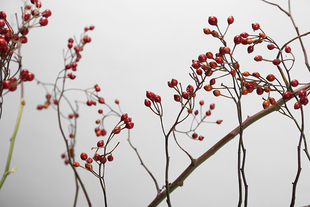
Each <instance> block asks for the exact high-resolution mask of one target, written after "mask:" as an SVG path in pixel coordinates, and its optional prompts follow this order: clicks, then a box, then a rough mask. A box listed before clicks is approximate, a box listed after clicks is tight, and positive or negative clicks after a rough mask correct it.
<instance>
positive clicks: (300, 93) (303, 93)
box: [298, 90, 307, 98]
mask: <svg viewBox="0 0 310 207" xmlns="http://www.w3.org/2000/svg"><path fill="white" fill-rule="evenodd" d="M298 96H299V98H305V97H306V96H307V91H305V90H300V91H299V92H298Z"/></svg>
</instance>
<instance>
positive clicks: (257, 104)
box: [0, 0, 310, 207]
mask: <svg viewBox="0 0 310 207" xmlns="http://www.w3.org/2000/svg"><path fill="white" fill-rule="evenodd" d="M273 2H280V3H281V6H283V8H285V9H287V2H286V1H279V0H278V1H273ZM22 4H23V3H22V1H19V0H11V1H1V10H3V11H5V12H6V13H7V16H8V20H9V21H11V22H15V16H14V13H17V15H18V17H20V13H21V12H20V7H21V6H22ZM42 5H43V6H42V10H44V9H46V8H48V9H50V10H51V11H52V16H51V17H50V18H49V24H48V25H47V26H46V27H44V28H35V29H31V30H30V32H29V34H28V43H27V44H26V45H24V46H23V47H22V55H23V68H27V69H28V70H29V71H31V72H33V73H35V75H36V78H37V79H39V80H40V81H42V82H49V83H53V82H54V80H55V78H56V77H57V74H58V72H59V70H61V69H62V68H63V67H64V63H63V58H62V53H63V48H66V45H67V40H68V38H70V37H73V36H74V35H75V36H77V37H78V36H79V35H80V34H81V32H82V31H83V28H84V27H85V26H89V25H95V30H94V31H92V32H90V33H89V36H90V37H91V38H92V42H91V44H89V45H86V46H85V50H84V51H83V52H82V53H81V54H82V59H81V60H80V62H79V63H78V68H77V72H76V76H77V78H76V79H75V80H74V81H68V82H70V83H68V85H67V86H68V87H75V88H76V87H78V88H82V89H84V88H88V87H92V86H93V85H94V84H96V83H97V84H99V86H100V87H101V89H102V92H101V94H102V96H103V97H104V98H105V100H106V102H107V103H109V104H110V105H112V106H115V105H114V100H115V99H116V98H117V99H119V100H120V103H121V106H122V110H123V111H124V112H126V113H128V114H129V116H131V117H132V118H133V122H134V123H135V127H134V129H133V130H132V133H131V139H132V142H133V144H134V145H135V146H136V147H137V148H138V150H139V152H140V154H141V156H142V158H143V159H144V161H145V164H146V165H147V166H148V167H149V169H150V170H151V171H152V172H153V174H154V176H155V177H156V178H157V180H158V182H159V185H160V186H162V185H164V165H165V157H164V139H163V136H162V134H161V129H160V124H159V120H158V117H156V116H155V115H154V114H153V113H152V112H151V111H150V110H149V109H148V108H146V107H145V106H144V104H143V102H144V99H145V91H146V90H150V91H153V92H154V93H156V94H159V95H161V97H162V103H163V105H164V120H165V127H166V128H167V129H168V127H169V126H170V125H171V123H172V121H173V120H174V117H175V115H176V113H177V111H178V107H179V105H178V104H177V103H175V102H174V101H173V94H174V90H172V89H170V88H168V87H167V81H168V80H171V78H176V79H178V80H179V81H180V82H182V84H183V86H187V85H188V84H193V81H191V79H190V78H189V76H188V73H189V72H190V70H189V67H190V65H191V61H192V59H197V57H198V55H199V54H201V53H206V52H208V51H211V52H213V53H216V52H217V51H218V47H220V46H221V45H220V42H219V41H218V40H216V39H214V38H212V37H211V36H206V35H204V34H203V32H202V29H203V28H204V27H210V28H213V27H212V26H210V25H209V24H208V22H207V19H208V17H209V16H211V15H214V16H217V18H218V23H219V26H220V28H221V29H222V31H223V30H224V29H225V28H226V25H227V23H226V19H227V17H228V16H230V15H233V16H234V18H235V23H234V24H232V25H231V28H230V30H229V32H228V34H227V42H228V44H229V46H230V47H233V41H232V40H233V37H234V36H235V35H237V34H240V33H241V32H244V31H246V32H248V33H252V28H251V24H252V23H253V22H259V23H260V25H261V27H262V28H263V30H264V31H265V32H266V34H267V35H268V36H271V37H272V38H273V39H274V40H276V41H277V42H278V43H279V44H284V43H285V42H286V41H287V40H289V39H291V38H293V37H295V31H294V30H293V27H292V24H291V22H290V21H289V19H288V17H287V16H286V15H285V14H284V13H282V12H280V10H279V9H278V8H276V7H273V6H270V5H267V4H265V3H263V2H262V1H258V0H255V1H254V0H252V1H246V0H235V1H229V0H223V1H210V0H204V1H203V0H191V1H175V0H168V1H167V0H165V1H163V0H156V1H153V0H133V1H125V0H100V1H99V0H89V1H82V0H66V1H60V0H54V1H43V2H42ZM309 8H310V2H309V1H307V0H300V1H292V12H293V15H294V18H295V21H296V23H297V24H298V25H299V28H300V32H301V33H304V32H307V31H309V26H308V20H309ZM13 26H14V27H15V28H16V23H15V25H14V24H13ZM305 46H306V47H308V48H309V46H310V39H309V37H307V38H305ZM291 47H292V50H293V52H294V54H295V55H296V58H297V61H296V66H295V68H294V70H293V71H292V74H293V76H294V78H298V79H299V81H300V82H305V81H308V80H309V73H307V72H306V71H305V67H304V59H303V56H302V53H301V52H300V46H299V44H298V43H297V42H296V43H293V44H291ZM308 53H310V51H308ZM257 54H263V56H266V57H267V58H270V59H273V58H274V55H275V54H276V51H268V50H267V49H266V45H261V46H260V47H255V51H254V52H253V53H252V54H247V52H246V47H244V46H243V47H242V46H240V47H238V48H237V51H236V53H235V57H236V58H237V59H238V60H239V61H240V65H241V68H243V69H244V70H245V69H246V70H248V71H249V72H255V71H259V72H260V74H261V75H262V76H266V75H267V74H269V73H275V74H277V72H276V68H275V67H274V66H273V65H272V64H271V63H264V62H261V63H255V62H254V60H253V57H254V56H255V55H257ZM11 69H12V70H14V68H11ZM220 82H221V81H219V82H218V83H217V84H218V85H219V84H220ZM19 97H20V90H17V91H16V92H14V93H10V94H8V95H6V96H5V97H4V105H3V114H2V119H1V120H0V123H1V124H0V131H1V144H0V152H1V157H2V159H0V171H3V169H4V166H5V160H6V156H7V152H8V148H9V141H8V140H9V138H10V137H11V135H12V132H13V128H14V125H15V121H16V116H17V112H18V107H19ZM68 97H70V98H72V100H73V99H78V100H81V101H86V97H85V96H84V94H83V93H73V94H72V95H70V94H68ZM197 97H198V99H197V100H200V99H203V100H204V101H205V103H206V106H205V109H206V110H207V108H208V105H209V104H210V103H215V104H216V110H214V111H213V113H212V116H211V117H209V120H210V121H216V120H217V119H223V120H224V122H223V123H222V125H215V124H205V125H204V126H203V127H202V128H200V129H199V130H198V132H199V134H202V135H204V136H205V140H204V141H203V142H198V141H193V140H190V139H188V138H187V137H184V136H180V137H179V141H180V144H181V145H182V146H184V147H185V148H186V149H187V150H188V151H189V152H190V153H191V154H192V156H193V157H197V156H199V155H201V154H202V153H203V152H204V151H206V150H207V149H209V147H211V146H212V145H213V144H215V143H216V142H217V141H218V140H219V139H220V138H222V137H223V136H224V135H226V134H227V133H228V132H229V131H231V130H232V129H234V128H235V127H236V126H237V116H236V111H235V108H234V104H233V102H232V101H229V100H226V99H224V98H215V97H213V95H212V94H211V93H207V92H205V91H201V93H199V94H198V95H197ZM261 98H262V97H261V96H260V97H258V96H257V95H255V94H254V93H253V94H250V95H248V96H246V97H244V103H243V105H244V112H243V115H244V118H246V116H248V115H253V114H254V113H256V112H257V111H258V110H261V108H262V106H261V104H262V99H261ZM275 98H279V97H275ZM25 100H26V106H25V108H24V112H23V115H22V121H21V124H20V129H19V131H18V135H17V138H16V144H15V148H14V153H13V158H12V163H11V166H12V167H15V166H17V168H18V171H17V172H15V173H14V174H12V175H10V176H8V178H7V180H6V182H5V184H4V186H3V188H2V190H1V192H0V205H1V206H5V207H15V206H71V205H72V203H73V197H74V193H75V186H74V185H75V184H74V179H73V173H72V170H71V169H70V167H68V166H65V165H64V164H63V160H62V159H61V158H60V155H61V154H62V153H63V152H64V149H65V147H64V142H63V139H62V137H61V136H60V132H59V129H58V125H57V119H56V112H55V111H54V110H52V109H51V108H50V109H49V110H44V111H37V110H36V106H37V104H40V103H42V102H43V101H44V100H45V91H44V89H43V88H42V87H41V86H37V85H36V83H35V82H31V83H26V84H25ZM293 104H294V103H293V102H292V103H290V104H289V106H290V107H293ZM98 108H99V107H98V105H97V107H87V106H84V105H81V106H80V111H79V113H80V118H79V120H78V121H79V122H78V133H77V148H76V151H77V155H79V154H80V153H81V152H84V151H85V152H87V153H88V154H91V153H92V151H91V150H90V148H91V147H92V146H95V145H96V143H97V141H98V138H97V137H96V136H95V135H94V133H93V129H94V128H95V126H96V125H95V123H94V121H95V120H96V119H97V118H99V117H100V116H99V115H98V113H97V109H98ZM115 108H116V106H115ZM305 113H306V114H307V115H310V114H309V107H306V108H305ZM296 117H297V119H298V118H299V115H298V113H296ZM112 121H113V122H112V123H116V122H117V121H118V120H112ZM306 121H307V122H306V124H307V126H308V125H309V118H307V120H306ZM64 123H65V122H64ZM187 126H188V125H185V129H187V128H186V127H187ZM111 127H112V125H111ZM64 129H66V125H65V127H64ZM307 133H308V134H309V127H307V128H306V134H307ZM244 136H245V141H244V143H245V147H246V149H247V162H246V176H247V181H248V184H249V206H251V207H260V206H288V205H289V203H290V199H291V190H292V184H291V183H292V182H293V180H294V178H295V173H296V170H297V163H296V159H297V158H296V149H297V143H298V137H299V133H298V130H297V129H296V127H295V126H294V124H293V122H292V120H289V119H288V118H285V117H284V116H282V115H280V114H278V113H273V114H272V115H270V116H269V117H267V118H264V119H262V120H260V121H258V122H257V124H256V125H253V126H251V127H250V128H248V129H247V130H246V131H245V133H244ZM116 141H120V142H121V143H120V145H119V147H118V148H117V149H116V151H115V152H114V154H113V155H114V158H115V160H114V161H113V162H112V163H108V166H107V173H106V183H107V193H108V202H109V205H110V206H147V205H148V204H149V203H150V202H151V201H152V200H153V199H154V198H155V196H156V190H155V187H154V184H153V182H152V180H151V178H150V177H149V175H148V174H147V173H146V171H145V170H144V169H143V168H142V167H141V165H140V164H139V161H138V159H137V157H136V155H135V153H134V151H133V150H132V149H131V148H130V147H129V144H128V142H127V140H126V133H124V132H122V133H121V134H120V135H119V136H117V137H116V139H115V142H116ZM237 146H238V139H234V140H233V141H231V142H230V143H228V144H227V145H226V146H224V147H223V148H222V149H221V150H220V151H219V152H218V153H217V154H216V155H215V156H213V157H211V158H210V159H209V160H208V161H206V162H205V163H204V164H203V165H202V166H201V167H199V169H197V170H196V171H195V172H193V173H192V174H191V175H190V177H189V178H188V179H187V180H186V181H185V182H184V186H183V187H182V188H179V189H177V190H176V191H175V192H173V193H172V195H171V199H172V204H173V206H178V207H179V206H180V207H183V206H197V207H199V206H236V205H237V202H238V187H237V185H238V182H237ZM170 153H171V167H170V179H171V181H173V180H174V179H175V178H176V177H177V176H178V175H179V174H180V173H181V172H182V171H183V170H184V169H185V168H186V167H187V166H188V164H189V160H188V158H187V157H186V155H185V154H184V153H183V152H182V151H181V150H180V149H179V148H177V147H176V146H175V144H174V142H171V149H170ZM77 160H79V158H77ZM302 160H303V170H302V174H301V177H300V181H299V185H298V189H297V193H298V194H297V202H296V206H304V205H309V204H310V197H309V193H310V186H309V183H310V178H309V174H310V166H309V161H307V159H306V157H305V156H304V155H302ZM79 172H80V174H81V176H82V178H83V180H84V183H85V185H86V188H87V190H88V192H89V194H90V198H91V200H92V202H93V206H102V205H103V200H102V198H103V197H102V191H101V188H100V185H99V182H98V180H97V179H96V178H95V177H94V176H92V174H90V173H89V172H87V171H84V170H82V169H79ZM78 206H86V200H85V198H84V196H83V194H82V191H80V197H79V202H78ZM159 206H166V204H165V202H162V204H160V205H159Z"/></svg>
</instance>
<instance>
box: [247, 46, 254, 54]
mask: <svg viewBox="0 0 310 207" xmlns="http://www.w3.org/2000/svg"><path fill="white" fill-rule="evenodd" d="M253 51H254V46H253V45H250V46H249V47H248V53H252V52H253Z"/></svg>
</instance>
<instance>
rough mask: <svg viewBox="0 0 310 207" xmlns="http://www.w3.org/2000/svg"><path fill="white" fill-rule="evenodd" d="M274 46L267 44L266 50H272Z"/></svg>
mask: <svg viewBox="0 0 310 207" xmlns="http://www.w3.org/2000/svg"><path fill="white" fill-rule="evenodd" d="M275 47H276V46H274V44H268V45H267V48H268V50H273V49H274V48H275Z"/></svg>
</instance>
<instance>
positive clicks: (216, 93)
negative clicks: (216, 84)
mask: <svg viewBox="0 0 310 207" xmlns="http://www.w3.org/2000/svg"><path fill="white" fill-rule="evenodd" d="M213 95H214V96H219V95H221V92H220V91H219V90H214V91H213Z"/></svg>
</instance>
